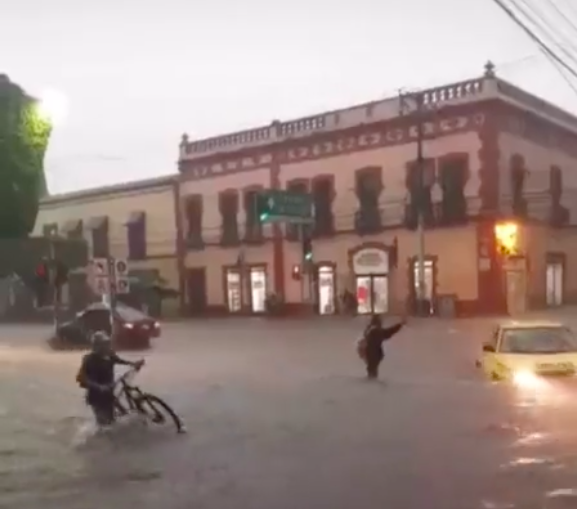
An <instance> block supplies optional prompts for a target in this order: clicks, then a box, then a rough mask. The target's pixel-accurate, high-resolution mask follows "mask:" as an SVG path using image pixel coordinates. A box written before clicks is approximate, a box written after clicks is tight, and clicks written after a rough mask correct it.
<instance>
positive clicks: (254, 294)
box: [250, 267, 266, 313]
mask: <svg viewBox="0 0 577 509" xmlns="http://www.w3.org/2000/svg"><path fill="white" fill-rule="evenodd" d="M250 302H251V305H252V309H251V311H252V312H253V313H264V312H265V310H266V272H265V270H264V269H261V268H258V267H254V268H251V269H250Z"/></svg>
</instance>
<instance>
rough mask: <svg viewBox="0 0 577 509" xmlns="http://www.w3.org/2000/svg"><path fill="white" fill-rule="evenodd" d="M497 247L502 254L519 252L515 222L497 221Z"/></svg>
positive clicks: (509, 254)
mask: <svg viewBox="0 0 577 509" xmlns="http://www.w3.org/2000/svg"><path fill="white" fill-rule="evenodd" d="M495 239H496V241H497V249H498V250H499V252H500V253H501V254H504V255H508V256H511V255H516V254H518V253H519V225H517V223H512V222H511V223H497V224H496V225H495Z"/></svg>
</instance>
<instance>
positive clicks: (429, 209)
mask: <svg viewBox="0 0 577 509" xmlns="http://www.w3.org/2000/svg"><path fill="white" fill-rule="evenodd" d="M423 165H424V166H423V175H422V176H423V178H422V180H421V174H420V170H419V166H418V165H417V162H416V161H412V162H410V163H408V164H407V169H406V172H407V176H406V180H405V183H406V187H407V191H408V193H409V203H408V204H407V207H406V210H405V226H406V227H407V228H409V229H413V228H416V227H417V224H418V220H419V214H423V219H424V222H425V226H433V225H434V224H435V214H434V211H433V199H432V196H431V188H432V186H433V183H434V181H435V160H434V159H425V161H424V162H423Z"/></svg>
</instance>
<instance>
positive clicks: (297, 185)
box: [285, 180, 309, 241]
mask: <svg viewBox="0 0 577 509" xmlns="http://www.w3.org/2000/svg"><path fill="white" fill-rule="evenodd" d="M287 191H292V192H293V193H308V192H309V183H308V181H306V180H293V181H292V182H288V183H287ZM302 229H303V227H302V226H301V225H298V224H290V223H287V224H286V230H285V231H286V238H287V240H291V241H296V240H299V239H300V238H301V230H302Z"/></svg>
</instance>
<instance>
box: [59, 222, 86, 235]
mask: <svg viewBox="0 0 577 509" xmlns="http://www.w3.org/2000/svg"><path fill="white" fill-rule="evenodd" d="M61 232H62V233H63V234H65V235H66V236H67V237H68V238H69V239H75V240H79V239H82V220H81V219H72V220H70V221H66V222H65V223H64V226H62V229H61Z"/></svg>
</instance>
